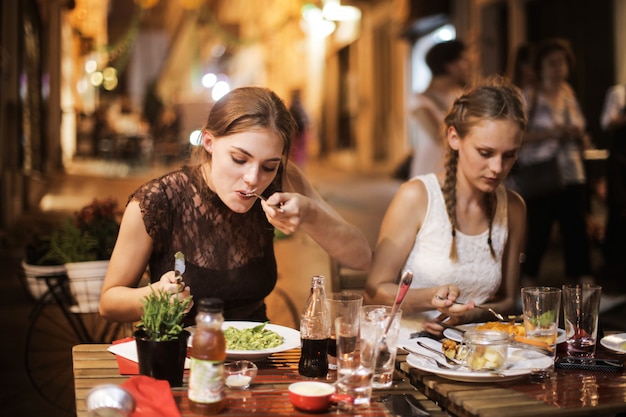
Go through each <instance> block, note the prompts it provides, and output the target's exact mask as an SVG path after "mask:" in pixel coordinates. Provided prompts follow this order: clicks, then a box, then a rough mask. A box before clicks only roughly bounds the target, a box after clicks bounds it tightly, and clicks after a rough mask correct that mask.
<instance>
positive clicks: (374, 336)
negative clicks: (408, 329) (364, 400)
mask: <svg viewBox="0 0 626 417" xmlns="http://www.w3.org/2000/svg"><path fill="white" fill-rule="evenodd" d="M391 309H392V308H391V307H389V306H383V305H368V306H364V307H362V308H361V340H360V342H361V363H362V364H365V365H366V366H373V368H374V379H373V382H372V386H373V387H374V388H387V387H389V386H391V383H392V381H393V371H394V368H395V361H396V353H397V350H398V334H399V332H400V318H401V317H402V310H398V312H397V313H396V315H395V317H391ZM391 319H392V320H393V321H392V323H391V327H390V328H389V332H388V333H387V338H386V344H387V347H388V350H389V355H388V356H389V357H388V359H387V361H385V363H377V357H378V353H379V351H378V344H379V342H380V340H381V338H382V336H383V333H384V331H385V328H386V327H387V323H389V320H391Z"/></svg>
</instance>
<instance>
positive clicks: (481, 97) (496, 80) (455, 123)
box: [442, 77, 527, 262]
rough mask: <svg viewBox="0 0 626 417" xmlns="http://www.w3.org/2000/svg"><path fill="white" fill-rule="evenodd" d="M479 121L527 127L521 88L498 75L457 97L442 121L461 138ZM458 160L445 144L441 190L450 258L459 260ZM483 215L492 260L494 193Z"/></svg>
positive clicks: (487, 202)
mask: <svg viewBox="0 0 626 417" xmlns="http://www.w3.org/2000/svg"><path fill="white" fill-rule="evenodd" d="M482 120H511V121H513V122H514V123H516V124H517V125H518V126H519V128H520V130H521V131H524V130H525V129H526V124H527V118H526V113H525V110H524V99H523V98H522V94H521V91H520V90H519V88H517V87H516V86H514V85H513V84H511V83H509V82H506V81H504V79H502V78H501V77H493V78H490V79H489V80H487V81H486V82H484V83H482V84H480V85H478V86H477V87H475V88H473V89H471V90H468V91H467V92H465V93H464V94H463V95H462V96H461V97H459V98H457V99H456V100H455V101H454V104H453V105H452V108H451V109H450V111H449V112H448V114H447V115H446V118H445V120H444V122H445V127H446V129H447V128H449V127H454V128H455V130H456V131H457V133H458V135H459V137H460V138H461V139H462V138H464V137H465V136H466V135H467V134H468V133H469V131H470V129H471V128H472V127H473V126H475V125H476V124H478V123H479V122H480V121H482ZM458 162H459V151H458V150H455V149H452V148H451V147H448V152H447V155H446V161H445V179H444V183H443V187H442V192H443V196H444V200H445V204H446V211H447V213H448V219H449V220H450V229H451V234H452V244H451V245H450V260H452V261H453V262H457V261H458V259H459V256H458V252H457V246H456V226H457V218H456V203H457V199H456V179H457V167H458ZM484 203H485V211H486V212H485V215H486V216H487V219H488V220H489V236H488V238H487V245H488V246H489V252H490V253H491V256H492V257H493V258H494V259H495V257H496V252H495V250H494V248H493V244H492V241H491V232H492V226H493V218H494V214H495V205H496V197H495V192H491V193H486V194H485V202H484Z"/></svg>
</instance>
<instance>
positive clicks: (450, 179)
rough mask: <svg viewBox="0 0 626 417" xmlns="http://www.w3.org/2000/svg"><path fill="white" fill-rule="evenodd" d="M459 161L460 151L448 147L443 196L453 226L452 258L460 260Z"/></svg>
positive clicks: (452, 259) (453, 260)
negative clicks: (458, 219) (458, 247)
mask: <svg viewBox="0 0 626 417" xmlns="http://www.w3.org/2000/svg"><path fill="white" fill-rule="evenodd" d="M458 162H459V152H458V151H456V150H454V149H452V148H448V158H447V160H446V178H445V180H444V183H443V189H442V192H443V198H444V200H445V202H446V211H447V212H448V219H450V227H451V228H452V231H451V234H452V244H451V245H450V260H451V261H452V262H458V260H459V254H458V252H457V249H456V170H457V165H458Z"/></svg>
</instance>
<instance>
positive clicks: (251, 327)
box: [185, 321, 300, 360]
mask: <svg viewBox="0 0 626 417" xmlns="http://www.w3.org/2000/svg"><path fill="white" fill-rule="evenodd" d="M195 329H196V326H189V327H187V328H185V330H188V331H189V332H190V333H191V334H192V335H193V333H194V332H195ZM222 330H223V331H224V336H225V337H226V357H227V358H228V359H235V360H237V359H248V360H257V359H265V358H267V357H268V356H269V355H271V354H272V353H278V352H283V351H285V350H289V349H295V348H297V347H300V332H299V331H297V330H294V329H291V328H289V327H285V326H279V325H277V324H271V323H258V322H253V321H225V322H224V324H223V325H222ZM191 340H192V338H191V337H190V338H189V346H191Z"/></svg>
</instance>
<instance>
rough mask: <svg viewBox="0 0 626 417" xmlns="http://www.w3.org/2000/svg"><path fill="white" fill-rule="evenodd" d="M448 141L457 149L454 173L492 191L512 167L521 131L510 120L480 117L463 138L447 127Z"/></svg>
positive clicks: (520, 138) (478, 186)
mask: <svg viewBox="0 0 626 417" xmlns="http://www.w3.org/2000/svg"><path fill="white" fill-rule="evenodd" d="M448 142H449V144H450V146H451V147H452V148H453V149H456V150H458V151H459V164H458V169H459V173H458V174H457V175H461V176H464V177H465V178H466V179H467V182H469V183H470V184H473V185H474V186H475V187H476V188H477V189H479V190H481V191H483V192H492V191H494V190H495V189H496V187H498V185H500V183H501V182H502V181H504V179H505V178H506V176H507V175H508V173H509V171H510V170H511V168H512V167H513V164H514V163H515V160H516V159H517V152H518V150H519V148H520V146H521V144H522V134H521V132H520V128H519V126H518V125H517V124H516V123H515V122H513V121H511V120H507V119H500V120H482V121H480V122H479V123H477V124H476V125H474V126H473V127H472V128H471V129H470V130H469V132H468V134H467V135H466V136H465V138H460V137H459V136H458V133H457V131H456V129H455V128H453V127H450V128H448Z"/></svg>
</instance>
